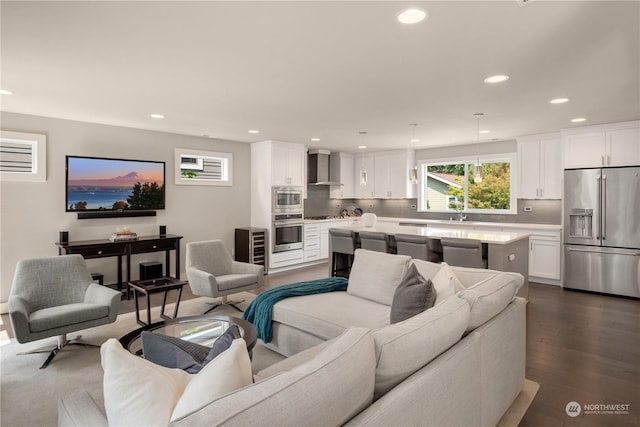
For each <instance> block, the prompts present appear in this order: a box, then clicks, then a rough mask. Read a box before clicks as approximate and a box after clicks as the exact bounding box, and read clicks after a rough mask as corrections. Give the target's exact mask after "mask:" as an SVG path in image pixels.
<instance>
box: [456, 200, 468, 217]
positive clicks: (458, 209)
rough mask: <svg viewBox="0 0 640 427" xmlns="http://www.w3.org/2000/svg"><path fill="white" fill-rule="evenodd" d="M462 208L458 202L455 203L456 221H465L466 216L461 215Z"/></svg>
mask: <svg viewBox="0 0 640 427" xmlns="http://www.w3.org/2000/svg"><path fill="white" fill-rule="evenodd" d="M463 209H464V206H463V205H462V203H460V202H459V201H456V212H458V221H466V219H467V216H466V215H465V214H463V213H462V211H463Z"/></svg>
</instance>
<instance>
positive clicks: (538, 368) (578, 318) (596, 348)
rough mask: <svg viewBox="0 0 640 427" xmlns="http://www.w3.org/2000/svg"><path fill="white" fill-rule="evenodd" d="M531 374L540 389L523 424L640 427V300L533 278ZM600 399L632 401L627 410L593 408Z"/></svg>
mask: <svg viewBox="0 0 640 427" xmlns="http://www.w3.org/2000/svg"><path fill="white" fill-rule="evenodd" d="M526 376H527V378H529V379H531V380H533V381H536V382H538V383H540V390H539V391H538V394H537V395H536V398H535V399H534V401H533V403H532V404H531V406H530V407H529V410H528V411H527V414H526V415H525V417H524V419H523V420H522V422H521V423H520V426H522V427H525V426H526V427H529V426H530V427H534V426H535V427H537V426H640V301H638V300H632V299H625V298H620V297H613V296H605V295H597V294H591V293H586V292H577V291H570V290H564V289H562V288H558V287H555V286H547V285H540V284H532V285H531V286H530V291H529V304H527V370H526ZM572 401H574V402H577V403H579V404H580V405H581V406H582V408H583V411H582V413H581V414H580V415H578V416H577V417H575V418H571V417H569V416H568V415H567V414H566V412H565V407H566V405H567V403H569V402H572ZM593 404H604V405H606V404H621V405H629V409H628V415H627V414H618V415H615V414H599V415H598V414H586V413H585V412H584V405H593Z"/></svg>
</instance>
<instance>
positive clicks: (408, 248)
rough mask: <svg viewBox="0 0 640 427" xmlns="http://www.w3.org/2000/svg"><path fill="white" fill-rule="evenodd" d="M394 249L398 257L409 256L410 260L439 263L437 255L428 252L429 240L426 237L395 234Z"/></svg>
mask: <svg viewBox="0 0 640 427" xmlns="http://www.w3.org/2000/svg"><path fill="white" fill-rule="evenodd" d="M395 239H396V248H397V250H398V255H409V256H410V257H411V258H415V259H422V260H425V261H431V262H436V263H439V262H440V257H439V256H438V254H436V253H434V252H432V251H431V250H430V247H429V246H430V243H431V242H430V239H429V238H428V237H427V236H416V235H415V234H396V235H395Z"/></svg>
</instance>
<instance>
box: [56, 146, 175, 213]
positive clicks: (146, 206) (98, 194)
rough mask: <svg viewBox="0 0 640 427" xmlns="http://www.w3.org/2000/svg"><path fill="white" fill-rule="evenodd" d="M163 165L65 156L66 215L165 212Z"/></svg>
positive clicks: (160, 163)
mask: <svg viewBox="0 0 640 427" xmlns="http://www.w3.org/2000/svg"><path fill="white" fill-rule="evenodd" d="M164 182H165V164H164V162H157V161H150V160H125V159H106V158H99V157H79V156H67V160H66V188H65V192H66V211H67V212H90V211H101V212H109V211H112V212H124V211H134V210H155V209H164V189H165V186H164Z"/></svg>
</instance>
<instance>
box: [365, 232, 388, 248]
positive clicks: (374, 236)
mask: <svg viewBox="0 0 640 427" xmlns="http://www.w3.org/2000/svg"><path fill="white" fill-rule="evenodd" d="M359 234H360V247H361V248H362V249H368V250H370V251H376V252H389V236H388V235H387V233H383V232H381V231H361V232H360V233H359Z"/></svg>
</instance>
